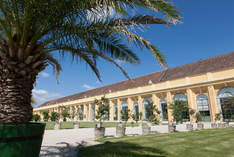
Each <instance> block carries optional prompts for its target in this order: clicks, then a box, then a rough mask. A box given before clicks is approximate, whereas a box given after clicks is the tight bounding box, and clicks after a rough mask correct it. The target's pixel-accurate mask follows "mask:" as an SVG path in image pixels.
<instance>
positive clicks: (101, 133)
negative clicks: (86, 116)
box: [94, 127, 105, 139]
mask: <svg viewBox="0 0 234 157" xmlns="http://www.w3.org/2000/svg"><path fill="white" fill-rule="evenodd" d="M104 136H105V128H104V127H100V128H95V129H94V137H95V139H99V138H103V137H104Z"/></svg>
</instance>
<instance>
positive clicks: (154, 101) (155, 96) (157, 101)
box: [152, 94, 162, 120]
mask: <svg viewBox="0 0 234 157" xmlns="http://www.w3.org/2000/svg"><path fill="white" fill-rule="evenodd" d="M152 101H153V103H154V105H155V106H156V107H157V109H158V110H159V111H160V106H159V105H160V104H159V101H160V99H159V97H158V96H157V95H156V94H152ZM160 112H162V111H160ZM157 116H158V119H159V120H161V119H160V114H159V115H157Z"/></svg>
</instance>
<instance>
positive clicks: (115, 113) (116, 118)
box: [114, 104, 118, 120]
mask: <svg viewBox="0 0 234 157" xmlns="http://www.w3.org/2000/svg"><path fill="white" fill-rule="evenodd" d="M114 120H118V107H117V104H114Z"/></svg>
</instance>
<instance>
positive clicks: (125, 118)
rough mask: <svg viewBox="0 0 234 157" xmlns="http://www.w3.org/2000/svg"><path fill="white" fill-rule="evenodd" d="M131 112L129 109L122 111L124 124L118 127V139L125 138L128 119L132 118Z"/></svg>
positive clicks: (120, 123)
mask: <svg viewBox="0 0 234 157" xmlns="http://www.w3.org/2000/svg"><path fill="white" fill-rule="evenodd" d="M130 115H131V114H130V110H129V109H123V110H121V120H122V121H123V122H124V123H122V122H119V123H118V125H117V127H116V136H117V137H122V136H125V131H126V125H127V122H128V119H129V118H130Z"/></svg>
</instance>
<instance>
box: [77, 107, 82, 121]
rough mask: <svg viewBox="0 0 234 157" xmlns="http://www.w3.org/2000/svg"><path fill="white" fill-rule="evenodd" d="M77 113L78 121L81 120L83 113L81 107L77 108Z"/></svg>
mask: <svg viewBox="0 0 234 157" xmlns="http://www.w3.org/2000/svg"><path fill="white" fill-rule="evenodd" d="M77 113H78V119H79V120H82V118H83V112H82V109H81V107H78V109H77Z"/></svg>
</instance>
